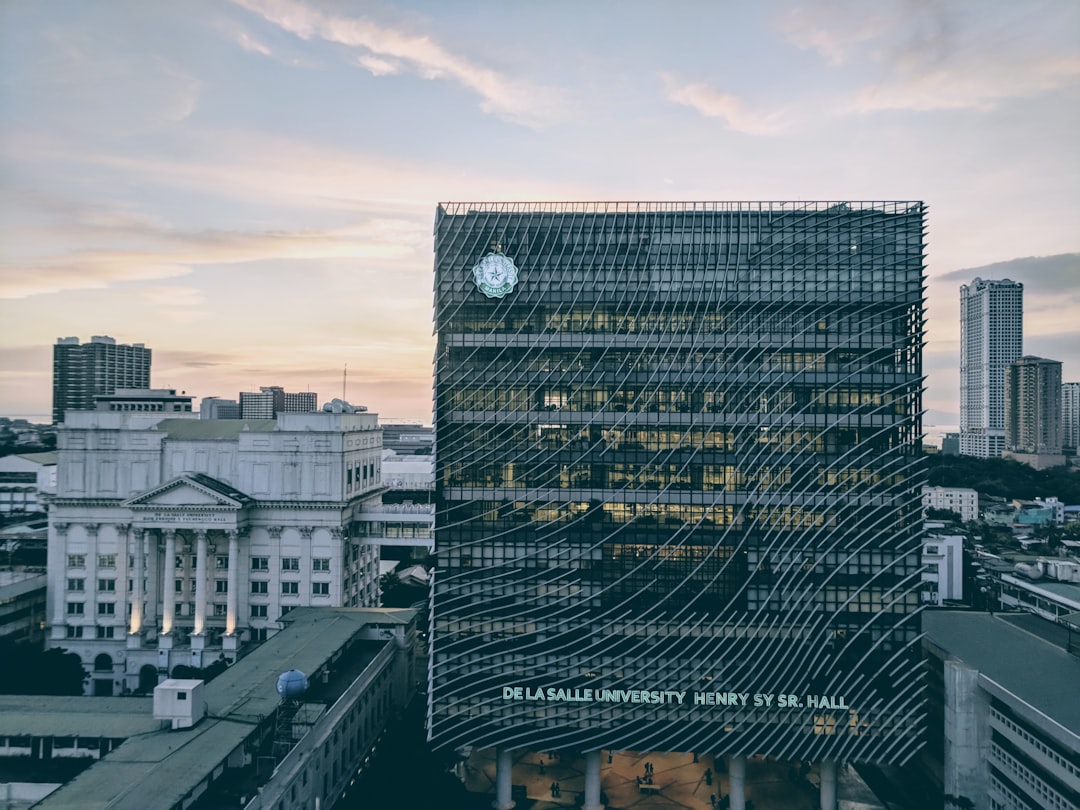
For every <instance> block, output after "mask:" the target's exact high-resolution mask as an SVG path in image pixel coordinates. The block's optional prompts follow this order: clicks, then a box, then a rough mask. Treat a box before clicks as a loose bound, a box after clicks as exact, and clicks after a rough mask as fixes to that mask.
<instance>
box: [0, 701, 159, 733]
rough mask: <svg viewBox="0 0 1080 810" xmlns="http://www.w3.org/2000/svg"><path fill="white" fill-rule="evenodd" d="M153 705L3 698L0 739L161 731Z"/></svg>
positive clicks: (1, 703)
mask: <svg viewBox="0 0 1080 810" xmlns="http://www.w3.org/2000/svg"><path fill="white" fill-rule="evenodd" d="M153 704H154V701H153V699H151V698H144V697H123V698H121V697H112V698H104V697H103V698H91V697H82V696H81V695H79V696H76V697H57V696H53V695H0V736H6V737H19V736H24V735H30V736H33V737H113V738H122V737H131V736H133V735H135V734H142V733H144V732H147V731H155V730H157V729H159V728H161V723H160V722H158V721H157V720H155V719H154V717H153V714H154V711H153V709H154V706H153Z"/></svg>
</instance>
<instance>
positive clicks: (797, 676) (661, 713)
mask: <svg viewBox="0 0 1080 810" xmlns="http://www.w3.org/2000/svg"><path fill="white" fill-rule="evenodd" d="M925 210H926V209H925V206H924V205H923V204H922V203H920V202H859V203H806V202H798V203H794V202H787V203H781V202H761V203H452V204H444V205H440V206H439V208H438V210H437V214H436V221H435V329H436V333H437V338H438V344H437V350H436V358H435V366H436V368H435V426H436V476H437V478H436V487H437V490H436V495H437V504H438V506H437V516H436V530H435V531H436V535H435V546H436V554H437V557H438V563H437V570H436V575H435V584H434V592H433V603H432V659H431V660H432V665H431V683H430V690H429V696H430V698H429V699H430V706H429V710H430V718H429V720H430V725H429V729H430V736H431V739H432V741H433V742H434V743H435V744H436V745H438V746H441V747H442V746H447V747H457V746H462V745H474V746H492V745H500V746H509V747H515V748H516V747H532V748H535V749H538V750H553V749H560V748H561V749H576V750H583V751H589V750H596V749H601V748H614V749H620V750H640V751H648V750H666V751H680V750H681V751H702V752H716V753H730V754H739V755H753V754H763V755H773V756H776V757H780V758H784V759H794V758H802V759H812V760H818V759H824V758H832V759H843V760H855V761H878V762H893V763H901V762H904V761H906V760H907V759H909V758H910V757H911V756H912V755H913V754H914V753H915V751H916V750H917V749H918V747H919V745H920V742H921V738H922V729H923V694H922V676H921V675H920V668H919V663H918V655H917V638H918V636H919V618H918V609H919V604H920V587H921V586H920V566H919V547H920V532H921V514H920V513H921V507H920V493H921V487H922V485H923V484H924V482H925V474H924V472H923V464H922V458H921V455H920V453H921V414H922V405H921V392H922V385H923V376H922V359H921V358H922V355H921V348H922V342H923V290H924V237H925ZM489 253H495V255H496V256H505V257H507V258H508V259H510V260H511V261H512V262H513V264H514V266H515V268H516V276H515V277H514V279H513V288H512V289H511V290H510V291H509V292H504V294H503V295H502V297H492V296H491V295H490V294H489V293H488V292H485V291H484V289H482V282H483V279H482V278H481V276H482V275H483V273H482V272H478V273H474V272H473V268H474V267H476V266H477V265H478V263H479V262H480V261H481V260H482V259H483V258H484V257H485V256H486V255H488V254H489ZM504 264H505V263H504ZM510 275H513V274H510ZM507 278H508V276H507V274H501V275H495V276H492V277H491V279H490V281H491V283H490V284H488V285H487V287H488V288H489V289H494V288H495V287H499V289H500V290H503V291H505V288H506V287H507V286H508V285H509V284H510V283H511V282H509V281H506V279H507ZM504 282H505V283H504ZM500 284H501V286H499V285H500ZM504 687H527V688H530V689H537V688H540V689H546V688H551V687H554V688H559V689H566V690H569V691H568V692H567V693H566V694H567V695H582V694H586V693H585V692H584V691H583V690H585V689H589V690H591V691H590V692H589V693H588V694H592V695H597V694H601V693H602V692H601V690H641V691H644V692H648V693H650V695H651V693H652V692H661V691H664V692H667V691H681V692H685V694H686V697H685V700H684V701H683V702H676V701H675V700H674V699H672V700H670V701H669V700H666V699H665V700H663V701H662V702H652V697H651V696H650V698H649V702H648V703H633V702H618V701H614V700H613V701H606V702H605V701H600V700H559V699H556V700H540V701H537V700H510V699H504ZM574 690H578V691H576V692H575V691H574ZM699 693H719V694H729V693H735V694H747V695H773V696H778V695H795V696H798V697H799V700H800V703H799V706H798V707H797V708H779V707H778V706H777V704H776V702H775V700H774V702H773V704H772V705H771V706H767V707H755V706H753V705H746V706H743V705H741V704H740V705H734V706H724V705H700V704H698V703H697V702H694V701H695V700H700V699H698V698H692V697H691V696H695V695H697V694H699ZM811 695H821V696H834V697H836V696H839V697H840V698H842V702H843V703H844V707H843V708H836V709H820V708H810V707H808V706H807V702H806V696H811ZM734 702H735V703H737V704H738V703H739V701H738V700H736V701H734ZM749 702H750V703H752V701H749Z"/></svg>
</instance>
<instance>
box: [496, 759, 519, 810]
mask: <svg viewBox="0 0 1080 810" xmlns="http://www.w3.org/2000/svg"><path fill="white" fill-rule="evenodd" d="M513 767H514V759H513V757H512V756H511V752H510V749H509V748H505V747H502V746H500V747H498V748H496V749H495V801H493V802H492V803H491V806H492V807H493V808H495V810H513V807H514V800H513V799H511V798H510V794H511V790H510V785H511V783H512V771H513Z"/></svg>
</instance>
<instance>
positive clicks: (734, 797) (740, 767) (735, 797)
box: [728, 756, 746, 810]
mask: <svg viewBox="0 0 1080 810" xmlns="http://www.w3.org/2000/svg"><path fill="white" fill-rule="evenodd" d="M728 780H729V784H730V785H731V793H730V794H729V795H730V796H731V805H730V807H731V810H746V757H736V756H732V757H729V761H728Z"/></svg>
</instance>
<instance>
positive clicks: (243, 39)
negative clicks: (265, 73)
mask: <svg viewBox="0 0 1080 810" xmlns="http://www.w3.org/2000/svg"><path fill="white" fill-rule="evenodd" d="M236 44H237V45H239V46H240V47H241V48H243V49H244V50H245V51H247V52H248V53H257V54H259V55H261V56H272V55H273V54H272V53H271V51H270V49H269V48H268V47H266V46H265V45H263V44H262V43H261V42H259V41H258V40H256V39H254V38H253V37H252V36H251V35H250V34H249V33H248V32H247V31H238V32H237V33H236Z"/></svg>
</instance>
